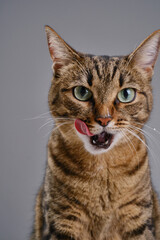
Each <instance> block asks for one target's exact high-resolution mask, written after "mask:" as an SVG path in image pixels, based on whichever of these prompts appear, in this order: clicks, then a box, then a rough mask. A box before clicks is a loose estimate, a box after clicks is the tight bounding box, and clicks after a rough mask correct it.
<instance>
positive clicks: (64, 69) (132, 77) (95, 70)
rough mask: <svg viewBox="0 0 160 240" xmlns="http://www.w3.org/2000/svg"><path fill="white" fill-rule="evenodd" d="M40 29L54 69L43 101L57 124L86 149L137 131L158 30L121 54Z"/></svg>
mask: <svg viewBox="0 0 160 240" xmlns="http://www.w3.org/2000/svg"><path fill="white" fill-rule="evenodd" d="M46 33H47V40H48V46H49V51H50V55H51V58H52V60H53V75H54V76H53V80H52V83H51V88H50V91H49V107H50V110H51V112H52V114H53V116H54V119H55V121H56V122H57V126H58V127H59V129H62V127H64V126H65V131H67V132H68V134H70V136H71V137H72V135H74V138H73V139H75V135H76V136H77V138H79V139H80V140H81V141H82V143H83V144H84V146H85V148H86V150H87V151H89V152H90V153H92V154H99V153H103V152H106V151H107V150H109V149H111V148H112V147H113V146H115V144H122V143H123V142H125V141H126V139H127V138H129V136H130V135H131V133H132V136H134V133H135V134H137V132H138V129H139V128H141V127H142V126H143V124H144V123H145V122H146V121H147V119H148V117H149V115H150V112H151V109H152V91H151V79H152V75H153V68H154V65H155V62H156V59H157V56H158V52H159V49H160V30H158V31H156V32H154V33H153V34H151V35H150V36H149V37H148V38H147V39H146V40H145V41H143V42H142V43H141V44H140V46H139V47H138V48H137V49H136V50H135V51H133V52H132V53H131V54H129V55H127V56H123V57H109V56H93V55H88V54H82V53H79V52H76V51H75V50H74V49H73V48H71V47H70V46H69V45H68V44H67V43H66V42H65V41H64V40H63V39H62V38H61V37H60V36H59V35H58V34H57V33H56V32H55V31H54V30H53V29H51V28H50V27H48V26H46ZM66 128H67V130H66Z"/></svg>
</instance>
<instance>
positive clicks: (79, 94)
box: [73, 86, 92, 101]
mask: <svg viewBox="0 0 160 240" xmlns="http://www.w3.org/2000/svg"><path fill="white" fill-rule="evenodd" d="M73 94H74V97H75V98H77V99H78V100H80V101H88V100H89V99H90V98H91V97H92V92H91V91H90V90H89V89H87V88H85V87H83V86H78V87H75V88H74V89H73Z"/></svg>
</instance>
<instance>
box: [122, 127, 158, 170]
mask: <svg viewBox="0 0 160 240" xmlns="http://www.w3.org/2000/svg"><path fill="white" fill-rule="evenodd" d="M126 130H127V131H128V132H129V133H130V134H132V135H133V136H135V137H136V138H137V139H139V140H140V141H141V142H142V143H143V144H144V146H145V147H146V148H147V149H148V150H149V152H150V154H151V156H152V158H153V160H154V162H155V164H156V165H157V161H156V159H155V156H154V154H153V152H152V149H151V148H150V147H149V146H148V145H147V144H146V143H145V142H144V141H143V140H142V139H141V138H140V137H139V136H138V135H137V134H136V133H135V132H134V131H132V129H128V128H126ZM157 167H158V165H157Z"/></svg>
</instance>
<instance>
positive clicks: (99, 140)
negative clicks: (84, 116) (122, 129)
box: [75, 119, 114, 149]
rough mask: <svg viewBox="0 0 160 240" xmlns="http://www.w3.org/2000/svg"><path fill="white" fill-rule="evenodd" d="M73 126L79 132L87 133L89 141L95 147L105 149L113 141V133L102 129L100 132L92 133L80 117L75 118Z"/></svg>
mask: <svg viewBox="0 0 160 240" xmlns="http://www.w3.org/2000/svg"><path fill="white" fill-rule="evenodd" d="M75 128H76V130H77V131H78V132H79V133H81V134H83V135H87V136H88V137H89V138H90V143H91V144H92V145H93V146H95V147H97V148H104V149H107V148H109V147H110V145H111V143H112V142H113V138H114V135H113V134H110V133H108V132H106V131H102V132H101V133H99V134H95V135H94V134H92V133H91V132H90V131H89V129H88V127H87V125H86V124H85V122H84V121H82V120H80V119H76V121H75Z"/></svg>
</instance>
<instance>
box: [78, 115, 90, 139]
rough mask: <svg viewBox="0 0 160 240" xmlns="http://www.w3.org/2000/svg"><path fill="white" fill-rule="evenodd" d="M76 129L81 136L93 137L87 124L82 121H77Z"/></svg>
mask: <svg viewBox="0 0 160 240" xmlns="http://www.w3.org/2000/svg"><path fill="white" fill-rule="evenodd" d="M75 128H76V129H77V131H78V132H79V133H81V134H84V135H87V136H93V134H92V133H91V132H90V131H89V129H88V127H87V125H86V124H85V122H83V121H81V120H80V119H76V120H75Z"/></svg>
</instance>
